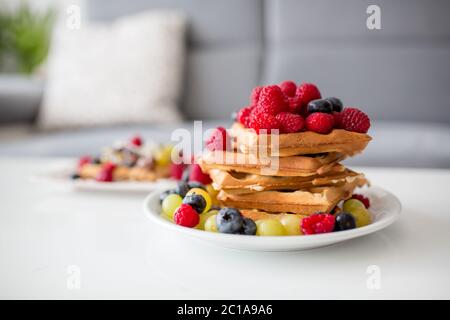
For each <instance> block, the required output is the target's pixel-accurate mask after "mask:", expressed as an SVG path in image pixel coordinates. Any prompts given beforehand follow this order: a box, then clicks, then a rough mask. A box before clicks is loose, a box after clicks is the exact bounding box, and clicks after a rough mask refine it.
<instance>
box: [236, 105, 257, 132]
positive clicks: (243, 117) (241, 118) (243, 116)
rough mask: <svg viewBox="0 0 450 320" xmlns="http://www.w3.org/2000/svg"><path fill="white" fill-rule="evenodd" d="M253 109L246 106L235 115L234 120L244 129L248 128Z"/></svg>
mask: <svg viewBox="0 0 450 320" xmlns="http://www.w3.org/2000/svg"><path fill="white" fill-rule="evenodd" d="M253 108H254V107H252V106H248V107H244V108H242V109H241V110H239V112H238V113H237V116H236V120H237V121H238V122H239V123H240V124H242V125H243V126H244V127H247V128H248V125H249V120H250V113H251V112H252V110H253Z"/></svg>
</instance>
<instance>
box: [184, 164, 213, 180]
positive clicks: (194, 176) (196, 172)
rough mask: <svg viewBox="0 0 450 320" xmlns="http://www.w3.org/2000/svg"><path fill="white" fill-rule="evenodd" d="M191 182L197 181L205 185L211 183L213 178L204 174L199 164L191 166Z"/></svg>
mask: <svg viewBox="0 0 450 320" xmlns="http://www.w3.org/2000/svg"><path fill="white" fill-rule="evenodd" d="M189 181H197V182H200V183H202V184H204V185H207V184H210V183H211V178H210V177H209V175H207V174H205V173H203V171H202V168H200V166H199V165H198V164H197V163H194V164H192V165H191V170H190V173H189Z"/></svg>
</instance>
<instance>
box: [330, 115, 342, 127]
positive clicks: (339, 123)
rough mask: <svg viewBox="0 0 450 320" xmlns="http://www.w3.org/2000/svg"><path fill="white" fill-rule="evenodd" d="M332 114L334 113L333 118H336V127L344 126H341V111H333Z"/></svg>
mask: <svg viewBox="0 0 450 320" xmlns="http://www.w3.org/2000/svg"><path fill="white" fill-rule="evenodd" d="M331 114H332V115H333V118H334V126H333V127H334V128H336V129H341V128H342V126H341V114H342V113H341V112H334V111H333V112H332V113H331Z"/></svg>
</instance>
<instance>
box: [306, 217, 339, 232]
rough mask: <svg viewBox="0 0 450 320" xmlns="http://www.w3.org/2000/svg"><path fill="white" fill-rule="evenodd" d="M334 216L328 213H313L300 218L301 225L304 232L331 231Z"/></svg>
mask: <svg viewBox="0 0 450 320" xmlns="http://www.w3.org/2000/svg"><path fill="white" fill-rule="evenodd" d="M334 222H335V221H334V216H333V215H331V214H329V213H315V214H312V215H310V216H308V217H305V218H303V219H302V222H301V227H302V231H303V233H304V234H318V233H327V232H332V231H333V229H334Z"/></svg>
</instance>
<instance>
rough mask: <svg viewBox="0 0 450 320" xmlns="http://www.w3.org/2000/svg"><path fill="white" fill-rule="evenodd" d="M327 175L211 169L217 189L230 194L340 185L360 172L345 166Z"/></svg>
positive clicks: (338, 167)
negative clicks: (265, 174) (257, 173)
mask: <svg viewBox="0 0 450 320" xmlns="http://www.w3.org/2000/svg"><path fill="white" fill-rule="evenodd" d="M335 168H336V169H334V170H332V171H330V172H328V173H327V174H325V175H314V176H311V177H275V176H259V175H255V174H249V173H242V172H233V171H232V172H227V171H223V170H218V169H212V170H210V171H209V175H210V177H211V179H212V180H213V183H212V185H213V187H214V189H216V190H224V191H225V192H227V193H228V194H244V193H252V192H256V191H268V190H304V189H310V188H313V187H323V186H340V185H342V184H345V183H347V181H348V178H350V177H355V176H357V175H358V173H356V172H354V171H351V170H348V169H346V168H344V167H343V166H336V167H335Z"/></svg>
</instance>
